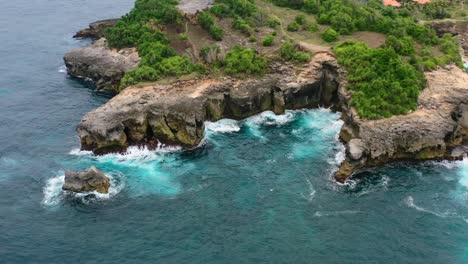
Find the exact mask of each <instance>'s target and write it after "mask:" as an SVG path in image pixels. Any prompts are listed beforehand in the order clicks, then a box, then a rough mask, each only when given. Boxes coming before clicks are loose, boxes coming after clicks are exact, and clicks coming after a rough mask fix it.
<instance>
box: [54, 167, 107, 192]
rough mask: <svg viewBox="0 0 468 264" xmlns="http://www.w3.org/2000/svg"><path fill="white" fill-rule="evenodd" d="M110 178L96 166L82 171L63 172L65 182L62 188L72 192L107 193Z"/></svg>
mask: <svg viewBox="0 0 468 264" xmlns="http://www.w3.org/2000/svg"><path fill="white" fill-rule="evenodd" d="M109 187H110V180H109V178H107V176H106V175H104V173H103V172H102V171H100V170H98V169H97V168H96V167H94V166H93V167H91V168H89V169H87V170H84V171H67V172H65V183H64V184H63V187H62V189H63V190H66V191H72V192H78V193H81V192H94V191H97V192H99V193H108V192H109Z"/></svg>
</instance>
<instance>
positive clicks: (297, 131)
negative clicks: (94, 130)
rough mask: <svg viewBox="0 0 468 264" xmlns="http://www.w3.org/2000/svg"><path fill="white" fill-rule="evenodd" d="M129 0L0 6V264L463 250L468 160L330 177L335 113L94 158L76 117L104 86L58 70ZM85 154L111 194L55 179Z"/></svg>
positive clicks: (267, 117) (455, 259) (395, 255)
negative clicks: (187, 148) (338, 179)
mask: <svg viewBox="0 0 468 264" xmlns="http://www.w3.org/2000/svg"><path fill="white" fill-rule="evenodd" d="M132 2H133V1H132V0H121V1H111V0H100V1H91V0H79V1H76V0H75V1H71V0H61V1H58V0H49V1H46V0H28V1H26V0H17V1H2V5H1V8H0V25H1V27H0V263H64V262H67V263H117V262H119V263H468V204H467V202H468V160H467V159H465V160H464V161H460V162H455V163H448V162H438V163H437V162H426V163H422V164H395V165H390V166H387V167H385V168H381V169H376V170H370V171H367V172H363V173H361V174H360V177H359V178H356V179H354V180H353V181H351V182H350V183H349V184H347V185H344V186H339V185H337V184H336V183H334V182H333V181H332V180H331V178H330V177H331V173H332V172H333V170H334V169H336V167H337V164H338V162H339V161H340V159H341V156H342V151H343V147H342V146H341V144H340V143H339V142H338V141H337V133H338V131H339V129H340V126H341V121H339V114H338V113H332V112H330V111H329V110H327V109H318V110H308V111H296V112H288V113H287V114H286V115H283V116H278V117H276V116H274V115H273V114H271V113H264V114H261V115H258V116H255V117H252V118H249V119H247V120H245V121H241V122H234V121H229V120H223V121H220V122H217V123H212V124H207V137H206V139H205V142H204V144H203V145H202V146H201V147H200V148H198V149H197V150H195V151H191V152H183V151H181V150H176V149H167V148H162V149H160V150H158V151H153V152H150V151H147V150H144V149H142V150H138V149H131V150H130V151H129V153H128V154H127V155H107V156H103V157H94V156H92V155H90V154H88V153H85V152H80V151H79V150H78V147H79V145H78V139H77V137H76V133H75V127H76V125H77V124H78V122H79V120H80V119H81V117H82V116H83V115H84V114H85V113H86V112H88V111H89V110H91V109H93V108H96V107H98V106H100V105H101V104H103V103H104V102H106V101H107V100H108V98H106V97H104V96H102V95H99V94H96V93H94V92H93V91H92V89H90V88H88V87H86V86H85V85H84V84H83V83H81V82H79V81H77V80H74V79H71V78H69V77H68V76H67V75H66V74H65V73H63V62H62V56H63V54H64V53H65V52H66V51H67V50H69V49H71V48H73V47H78V46H81V45H86V44H87V43H88V42H86V41H83V40H82V41H77V40H73V39H72V38H71V36H72V35H73V33H74V32H75V31H77V30H78V29H80V28H83V27H85V26H86V25H87V24H88V23H89V22H92V21H94V20H98V19H104V18H110V17H118V16H120V15H122V14H124V13H125V12H127V11H128V10H130V8H131V6H132V4H133V3H132ZM90 165H95V166H97V167H99V168H100V169H102V170H104V171H105V172H106V173H107V174H109V175H110V176H111V177H112V182H113V188H112V192H111V194H110V195H105V196H102V195H101V196H94V197H89V196H87V197H84V196H76V195H67V194H65V193H63V192H62V191H61V189H60V188H61V183H62V182H63V171H64V170H65V169H83V168H86V167H88V166H90Z"/></svg>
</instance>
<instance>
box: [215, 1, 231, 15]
mask: <svg viewBox="0 0 468 264" xmlns="http://www.w3.org/2000/svg"><path fill="white" fill-rule="evenodd" d="M210 11H211V13H213V15H215V16H217V17H220V18H223V17H226V16H228V15H229V14H230V12H231V11H230V9H229V6H228V5H226V4H224V3H220V4H217V5H215V6H213V7H211V9H210Z"/></svg>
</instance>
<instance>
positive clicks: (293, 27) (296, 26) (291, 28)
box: [287, 22, 300, 32]
mask: <svg viewBox="0 0 468 264" xmlns="http://www.w3.org/2000/svg"><path fill="white" fill-rule="evenodd" d="M299 28H300V25H299V24H298V23H297V22H292V23H290V24H289V25H288V28H287V29H288V31H291V32H295V31H299Z"/></svg>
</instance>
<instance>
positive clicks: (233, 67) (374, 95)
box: [105, 0, 466, 119]
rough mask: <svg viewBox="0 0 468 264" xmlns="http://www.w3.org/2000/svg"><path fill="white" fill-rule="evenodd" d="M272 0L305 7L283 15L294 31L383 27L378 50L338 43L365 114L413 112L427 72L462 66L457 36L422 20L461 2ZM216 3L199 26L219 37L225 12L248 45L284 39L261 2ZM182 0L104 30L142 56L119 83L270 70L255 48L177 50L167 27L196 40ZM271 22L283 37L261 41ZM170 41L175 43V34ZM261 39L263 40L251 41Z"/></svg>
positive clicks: (142, 3) (153, 3)
mask: <svg viewBox="0 0 468 264" xmlns="http://www.w3.org/2000/svg"><path fill="white" fill-rule="evenodd" d="M269 1H270V2H272V3H274V4H276V5H278V6H282V7H288V8H293V9H296V10H300V11H291V10H290V12H293V13H292V14H294V15H291V17H292V18H294V20H293V21H291V20H289V18H288V19H286V18H284V19H285V21H288V23H289V24H287V26H286V29H287V30H288V31H293V32H296V31H302V30H304V31H309V32H318V31H319V30H320V28H319V25H318V24H320V25H322V26H321V27H322V28H325V29H324V31H323V32H321V33H320V36H321V37H322V39H323V40H324V41H326V42H335V41H337V40H338V39H339V37H340V35H349V34H352V33H354V32H357V31H371V32H378V33H382V34H385V35H386V36H387V38H386V41H385V44H384V45H383V46H382V47H380V48H376V49H372V48H369V47H368V46H366V45H365V44H364V43H361V42H355V41H347V42H344V43H341V44H339V45H338V46H336V47H335V48H334V49H333V50H334V52H335V53H336V55H337V57H338V62H339V63H340V64H341V65H343V66H344V67H345V68H346V69H347V71H348V73H349V75H348V77H349V84H348V88H349V89H350V90H351V91H353V97H352V104H353V105H354V106H355V107H356V109H357V110H358V112H359V115H360V116H361V117H363V118H369V119H378V118H385V117H389V116H392V115H396V114H405V113H407V112H408V111H411V110H414V109H415V108H416V106H417V97H418V94H419V91H420V89H422V88H423V87H424V85H425V79H424V74H423V71H425V70H433V69H435V68H436V67H437V66H439V65H445V64H448V63H456V64H457V65H459V66H462V61H461V58H460V54H459V46H458V43H457V41H456V40H455V39H454V37H453V36H451V35H444V36H443V37H438V36H437V35H436V33H435V31H434V30H433V29H432V28H431V27H429V26H426V25H424V24H422V23H418V20H417V19H418V18H419V19H436V18H437V19H439V18H446V17H451V16H453V14H456V12H458V11H459V10H457V8H456V7H454V4H453V2H457V1H459V0H454V1H448V0H434V1H432V2H431V3H430V4H426V5H424V6H421V5H417V4H416V3H414V2H413V1H412V0H400V1H403V2H405V5H404V6H403V7H402V8H393V7H384V6H383V5H382V2H381V0H366V1H361V0H293V1H291V0H269ZM214 2H215V4H214V6H213V7H211V8H210V9H209V10H206V11H204V12H201V13H200V14H198V17H197V19H198V22H199V24H200V26H201V27H202V28H203V29H205V30H206V31H207V32H208V34H209V35H210V36H211V37H212V38H213V39H214V40H217V41H221V40H222V39H223V37H224V31H223V28H221V27H220V25H225V24H226V23H220V24H219V25H218V24H217V22H222V20H223V19H225V18H229V19H230V21H232V25H231V26H232V28H233V29H235V30H238V31H240V32H242V33H243V34H245V37H246V39H248V41H250V42H251V43H252V44H250V45H263V46H265V47H269V46H272V45H274V43H275V39H276V38H279V37H280V36H281V37H283V38H284V35H283V33H284V32H283V31H282V30H281V29H282V28H281V29H278V27H279V26H281V25H282V21H281V20H280V19H279V18H277V17H275V16H272V15H270V14H266V13H265V12H264V11H262V10H261V9H259V8H258V7H257V6H256V4H255V0H215V1H214ZM177 3H178V1H177V0H137V1H136V3H135V8H134V9H132V11H131V12H130V13H129V14H127V15H125V16H123V17H122V19H121V20H120V21H119V22H118V23H117V25H116V26H115V27H113V28H111V29H108V30H107V31H106V33H105V37H106V38H107V40H108V44H109V46H110V47H111V48H117V49H121V48H126V47H136V48H137V50H138V53H139V55H140V57H141V62H140V65H139V67H138V68H137V69H134V70H131V71H129V72H127V73H126V75H125V76H124V77H123V78H122V80H121V88H124V87H126V86H128V85H133V84H137V83H139V82H144V81H157V80H159V79H161V78H164V77H167V76H181V75H186V74H191V73H194V72H195V73H204V72H206V71H207V69H206V67H210V68H211V69H215V68H220V70H221V71H223V72H225V73H226V74H231V75H234V76H243V75H245V74H263V73H265V72H266V70H267V65H268V59H267V58H266V57H264V56H263V55H262V54H258V53H257V52H256V51H255V50H254V49H249V48H243V47H240V46H236V47H234V48H233V49H232V50H230V51H229V52H227V54H224V52H221V50H220V47H219V46H218V45H214V46H208V47H204V48H202V49H201V50H200V57H201V59H202V62H203V64H202V65H201V64H196V63H194V62H193V61H192V60H191V59H190V58H189V57H188V56H187V55H183V54H180V49H179V48H178V49H177V50H178V51H179V54H177V53H176V50H174V48H172V47H171V46H170V43H169V39H168V37H167V36H166V34H165V33H164V31H165V29H166V28H171V29H174V28H176V29H177V32H184V33H181V34H179V36H176V37H177V40H178V41H181V40H182V41H187V42H189V41H190V40H189V37H188V36H189V35H188V34H187V32H186V31H182V30H180V29H181V28H182V27H181V26H182V21H183V16H182V15H181V13H180V12H179V11H178V9H177V7H176V5H177ZM457 3H459V2H457ZM459 13H460V12H459ZM465 15H466V14H465ZM312 16H313V17H312ZM266 26H268V27H271V28H274V29H278V32H279V33H280V34H279V36H278V37H276V34H277V33H276V31H274V32H273V33H272V34H270V35H267V36H266V37H265V38H264V39H261V40H257V37H258V34H257V33H256V32H262V31H261V29H259V28H260V27H266ZM186 30H187V29H186ZM263 32H264V31H263ZM256 35H257V37H256ZM171 40H172V41H174V38H171ZM257 41H258V42H259V43H258V44H257V43H253V42H257ZM278 42H279V41H278ZM174 47H178V46H177V45H176V46H174ZM264 50H267V51H270V50H274V49H264ZM278 55H279V58H281V59H282V60H285V61H293V62H296V63H304V62H308V61H309V60H310V58H311V56H310V54H309V53H306V52H302V51H300V50H299V49H298V48H297V45H296V44H295V43H294V42H293V41H292V40H288V41H286V42H285V43H283V44H282V45H281V47H280V49H279V52H278Z"/></svg>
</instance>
